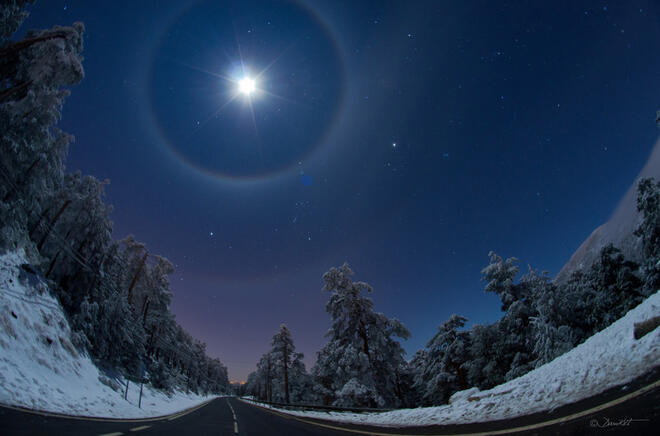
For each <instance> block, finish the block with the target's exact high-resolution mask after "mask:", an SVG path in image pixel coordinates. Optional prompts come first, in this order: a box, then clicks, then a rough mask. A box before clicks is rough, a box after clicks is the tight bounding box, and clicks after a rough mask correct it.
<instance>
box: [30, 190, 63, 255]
mask: <svg viewBox="0 0 660 436" xmlns="http://www.w3.org/2000/svg"><path fill="white" fill-rule="evenodd" d="M70 204H71V200H67V201H65V202H64V204H63V205H62V207H61V208H60V210H59V211H57V214H55V216H54V217H53V219H52V220H50V226H48V229H47V230H46V234H45V235H44V236H43V237H42V238H41V241H39V245H37V250H39V251H41V249H42V248H43V246H44V243H45V242H46V239H48V236H49V235H50V232H51V231H52V230H53V228H54V227H55V224H57V221H59V219H60V218H61V217H62V214H63V213H64V211H65V210H66V208H67V207H69V205H70Z"/></svg>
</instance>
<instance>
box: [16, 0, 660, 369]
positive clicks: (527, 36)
mask: <svg viewBox="0 0 660 436" xmlns="http://www.w3.org/2000/svg"><path fill="white" fill-rule="evenodd" d="M31 10H32V15H31V17H30V18H29V19H28V20H27V21H26V22H25V24H24V27H23V28H22V31H24V30H25V29H27V28H44V27H51V26H52V25H55V24H60V25H68V24H71V23H72V22H74V21H83V22H84V23H85V24H86V27H87V34H86V38H85V52H84V55H85V62H84V66H85V69H86V78H85V80H84V81H83V82H82V83H81V84H80V85H78V86H76V87H74V88H73V90H72V95H71V97H70V98H69V99H68V100H67V102H66V105H65V108H64V112H63V119H62V121H61V127H62V128H63V129H64V130H65V131H67V132H70V133H72V134H74V135H75V136H76V138H77V140H76V143H75V144H73V145H72V147H71V149H70V154H69V160H68V168H69V169H70V170H78V169H80V170H82V171H83V172H84V173H87V174H93V175H95V176H97V177H99V178H101V179H103V178H109V179H110V180H111V185H110V186H109V187H108V189H107V199H108V202H109V203H111V204H113V205H114V206H115V212H114V213H113V215H112V217H113V220H114V223H115V230H114V234H115V237H116V238H121V237H123V236H125V235H127V234H129V233H133V234H134V235H135V236H136V238H137V239H138V240H141V241H144V242H146V243H147V245H148V247H149V248H150V251H151V252H152V253H156V254H161V255H164V256H165V257H167V258H169V259H170V260H171V261H172V262H174V263H175V264H176V266H177V271H176V273H175V274H174V275H173V276H172V287H173V290H174V294H175V297H174V301H173V304H172V309H173V311H174V313H175V314H176V316H177V319H178V321H179V322H180V323H181V324H182V325H183V326H184V327H185V328H186V329H188V330H189V331H190V332H191V333H192V334H193V335H194V336H195V337H197V338H199V339H202V340H203V341H205V342H206V343H207V344H208V350H209V352H210V354H211V355H213V356H218V357H220V358H221V359H222V360H223V362H225V363H226V364H227V365H228V367H229V374H230V378H232V379H244V378H245V377H246V376H247V373H248V372H249V371H250V370H252V369H253V368H254V365H255V363H256V361H257V360H258V357H259V356H260V355H261V354H262V353H263V352H265V351H266V350H267V349H268V347H269V341H270V338H271V337H272V335H273V334H274V333H275V332H276V330H277V328H278V326H279V324H280V323H282V322H285V323H286V324H287V325H288V326H289V327H290V328H291V330H292V332H293V336H294V340H295V341H296V344H297V346H298V349H299V350H300V351H303V352H304V353H305V354H306V356H307V362H308V364H311V363H312V362H313V360H314V358H315V352H316V351H317V350H318V349H319V348H320V347H321V345H322V344H323V342H324V338H323V335H324V333H325V331H326V330H327V328H328V327H329V325H330V320H329V317H328V315H327V314H326V313H325V311H324V306H325V302H326V300H327V295H324V294H323V293H322V292H321V286H322V281H321V275H322V274H323V272H325V271H326V270H327V269H328V268H329V267H331V266H338V265H340V264H341V263H343V262H344V261H348V262H349V263H350V264H351V266H352V267H353V269H354V270H355V272H356V276H355V277H356V279H359V280H364V281H367V282H369V283H370V284H371V285H373V286H374V288H375V292H374V294H373V299H374V301H375V305H376V308H377V310H379V311H382V312H384V313H386V314H387V315H389V316H394V317H397V318H399V319H401V320H402V321H403V322H404V323H405V324H406V326H407V327H408V328H409V329H410V330H411V332H412V335H413V336H412V338H411V339H410V340H409V341H407V342H406V343H405V348H406V349H407V350H408V352H409V353H410V354H412V353H414V351H415V350H417V349H419V348H420V347H422V346H423V345H424V344H425V343H426V341H427V340H428V339H429V338H430V337H431V336H432V335H433V334H434V332H435V330H436V328H437V325H438V324H439V323H441V322H442V321H444V320H445V319H447V318H448V317H449V316H450V315H451V314H452V313H460V314H461V315H463V316H466V317H467V318H468V319H469V320H470V322H474V323H487V322H492V321H494V320H495V319H497V318H498V317H499V303H498V301H497V299H496V297H494V296H492V295H486V294H484V291H483V283H481V282H480V270H481V268H482V267H483V266H485V264H486V263H487V261H488V257H487V254H488V252H489V251H490V250H494V251H496V252H497V253H499V254H500V255H502V256H504V257H509V256H516V257H518V258H520V259H521V263H522V265H527V264H531V265H533V266H534V267H536V268H540V269H546V270H548V271H550V273H551V274H553V275H554V274H556V273H557V272H558V270H559V269H560V268H561V266H562V265H563V264H564V263H565V262H566V261H567V260H568V258H569V257H570V255H571V254H572V253H573V251H574V250H575V249H576V248H577V247H578V246H579V245H580V243H581V242H582V241H583V240H584V239H585V238H586V237H587V236H588V235H589V234H590V233H591V231H592V230H593V229H594V228H595V227H596V226H598V225H599V224H601V223H603V222H604V221H606V220H607V218H608V216H609V214H610V213H611V212H612V210H613V209H614V208H615V206H616V204H617V202H618V200H619V199H620V198H621V196H622V195H623V193H624V192H625V190H626V189H627V188H628V187H629V186H630V184H631V183H632V182H633V180H634V177H635V176H636V174H637V172H638V171H639V170H640V169H641V166H642V165H643V164H644V162H645V160H646V157H647V155H648V153H649V152H650V150H651V148H652V145H653V143H654V141H655V140H656V139H657V135H658V131H657V128H656V126H655V123H654V115H655V110H656V109H658V104H659V103H658V102H659V101H660V85H659V83H658V77H659V72H660V56H658V55H657V53H658V47H660V5H659V4H658V3H657V2H655V1H650V0H649V1H634V0H631V1H626V2H596V1H589V2H574V1H571V2H569V1H566V2H535V1H530V2H505V3H499V2H494V1H477V2H468V1H466V2H441V1H429V2H423V1H415V2H403V1H400V2H383V1H360V2H355V1H328V2H308V1H302V0H301V1H300V2H282V3H280V2H275V1H268V2H263V1H260V2H249V1H242V2H240V3H239V2H225V1H211V0H208V1H188V2H186V1H178V0H177V1H174V0H161V1H140V2H129V1H115V2H103V3H102V2H89V1H68V2H65V1H59V0H52V1H47V2H46V1H39V2H37V4H36V5H35V6H33V7H31ZM241 60H242V62H241ZM243 72H246V73H249V74H252V75H257V74H258V75H259V79H258V84H257V86H258V88H259V90H258V91H257V92H256V93H255V94H253V95H252V96H251V97H250V98H247V97H245V96H242V95H239V96H236V83H233V82H232V80H237V79H239V78H240V77H241V75H242V74H243ZM234 97H236V98H234ZM394 144H396V146H395V145H394Z"/></svg>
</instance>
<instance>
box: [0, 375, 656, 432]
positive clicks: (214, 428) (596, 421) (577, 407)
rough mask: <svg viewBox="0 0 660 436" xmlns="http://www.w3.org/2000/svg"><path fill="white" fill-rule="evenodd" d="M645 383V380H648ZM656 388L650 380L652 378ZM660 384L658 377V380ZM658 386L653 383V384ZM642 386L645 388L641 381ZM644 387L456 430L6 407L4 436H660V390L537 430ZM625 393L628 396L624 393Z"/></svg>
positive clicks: (228, 401)
mask: <svg viewBox="0 0 660 436" xmlns="http://www.w3.org/2000/svg"><path fill="white" fill-rule="evenodd" d="M642 381H643V380H642ZM646 382H647V384H646V385H645V386H650V385H651V384H649V380H648V379H646ZM656 382H657V379H656ZM651 383H653V382H651ZM637 384H638V385H640V384H641V382H640V383H637ZM640 387H644V386H629V387H628V388H627V389H626V390H621V388H617V389H615V390H610V391H607V392H605V393H603V394H601V395H599V396H598V397H595V398H590V399H587V400H583V401H581V402H578V403H576V404H572V405H568V406H564V407H562V408H559V409H557V410H555V411H553V412H552V413H537V414H534V415H530V416H525V417H521V418H516V419H512V420H507V421H497V422H490V423H478V424H467V425H454V426H443V427H440V426H433V427H417V428H399V429H396V428H383V427H365V426H350V425H349V426H344V425H341V424H338V423H333V422H330V421H320V420H309V419H303V420H300V419H297V418H293V417H291V416H287V415H282V414H278V413H274V412H272V411H269V410H265V409H263V408H261V407H257V406H254V405H251V404H248V403H246V402H243V401H241V400H238V399H236V398H229V397H225V398H218V399H215V400H213V401H211V402H209V403H208V404H206V405H203V406H202V407H199V408H197V409H195V410H191V411H188V412H186V413H183V414H179V415H171V416H169V417H166V418H160V419H141V420H125V421H121V420H97V419H76V418H71V417H62V416H49V415H44V414H38V413H33V412H28V411H23V410H18V409H13V408H6V407H0V434H2V435H6V436H13V435H42V434H43V435H104V436H111V435H112V436H120V435H136V436H142V435H144V436H155V435H159V436H160V435H162V436H181V435H196V436H197V435H199V436H204V435H214V436H261V435H268V436H277V435H286V436H303V435H305V436H307V435H309V436H311V435H317V436H338V435H344V436H346V435H359V434H362V435H365V434H366V435H385V434H398V435H443V434H445V435H447V434H454V435H456V434H465V435H467V434H480V435H488V434H492V435H496V434H511V431H512V429H516V428H521V427H523V428H525V427H526V430H523V431H516V432H515V434H516V435H584V434H588V435H591V434H593V435H615V434H621V435H636V436H643V435H656V434H660V433H659V432H658V429H659V428H660V386H659V385H658V384H657V383H656V384H655V387H654V388H652V389H647V390H646V391H644V393H642V394H640V395H636V396H634V397H633V398H630V399H629V400H627V401H625V402H622V403H620V404H616V405H614V406H612V407H608V408H605V409H603V410H597V411H594V412H593V413H587V414H584V415H583V416H579V417H576V418H573V419H568V420H566V421H565V422H554V423H553V424H552V425H542V426H537V425H538V424H539V423H543V422H547V421H551V420H554V421H561V418H563V417H566V416H570V415H573V414H576V413H578V412H581V411H583V410H590V409H593V408H594V407H598V406H599V405H602V404H604V403H607V402H610V401H613V400H615V401H616V399H617V398H620V397H621V396H622V395H625V394H629V393H631V392H636V391H637V389H639V388H640ZM622 393H623V394H622Z"/></svg>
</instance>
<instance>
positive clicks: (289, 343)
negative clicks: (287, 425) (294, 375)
mask: <svg viewBox="0 0 660 436" xmlns="http://www.w3.org/2000/svg"><path fill="white" fill-rule="evenodd" d="M271 344H272V346H273V351H272V355H273V356H274V358H275V364H277V365H279V366H280V368H281V370H282V375H283V383H284V402H285V403H287V404H289V403H290V398H289V369H290V368H291V365H292V363H293V362H292V357H293V356H294V352H295V350H296V347H295V345H293V339H292V338H291V332H290V331H289V329H288V328H287V326H286V325H284V324H282V325H281V326H280V331H279V332H277V333H276V334H275V336H273V340H272V342H271Z"/></svg>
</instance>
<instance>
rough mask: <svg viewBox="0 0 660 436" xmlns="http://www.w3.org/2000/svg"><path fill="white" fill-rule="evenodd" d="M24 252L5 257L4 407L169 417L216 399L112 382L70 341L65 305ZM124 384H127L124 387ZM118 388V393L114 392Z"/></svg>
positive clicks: (0, 397)
mask: <svg viewBox="0 0 660 436" xmlns="http://www.w3.org/2000/svg"><path fill="white" fill-rule="evenodd" d="M23 263H25V257H24V255H23V254H22V253H17V252H10V253H5V254H2V255H0V403H2V404H7V405H14V406H22V407H28V408H30V409H38V410H43V411H50V412H57V413H65V414H70V415H85V416H98V417H114V418H143V417H150V416H159V415H167V414H170V413H174V412H177V411H180V410H183V409H187V408H189V407H193V406H195V405H197V404H200V403H202V402H204V401H207V400H210V399H212V398H213V397H211V396H199V395H195V394H186V393H185V392H176V393H175V394H174V395H172V396H171V397H168V396H167V395H166V394H164V393H163V392H161V391H158V390H155V389H151V388H150V387H148V386H145V387H144V390H143V392H142V408H141V409H140V408H138V396H139V385H135V384H133V383H130V384H129V389H128V398H127V400H124V390H123V389H124V387H125V386H126V384H125V381H124V380H123V379H121V378H117V379H110V378H108V377H107V376H106V375H104V374H103V373H102V372H100V371H99V370H98V368H97V367H96V366H95V365H94V363H93V362H92V361H91V360H90V358H89V357H88V356H87V355H86V354H81V353H79V352H78V351H77V350H76V349H75V348H74V347H73V345H72V344H71V342H70V333H71V332H70V329H69V324H68V322H67V319H66V317H65V315H64V312H63V310H62V307H61V306H60V304H59V302H58V300H57V298H54V297H53V296H52V295H51V294H50V292H49V290H48V287H47V286H46V285H45V284H44V283H43V282H42V281H41V280H40V279H39V278H38V277H37V276H36V275H34V274H30V273H28V272H26V271H24V270H22V269H21V267H20V265H21V264H23ZM122 385H123V386H122ZM113 386H114V389H113Z"/></svg>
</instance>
